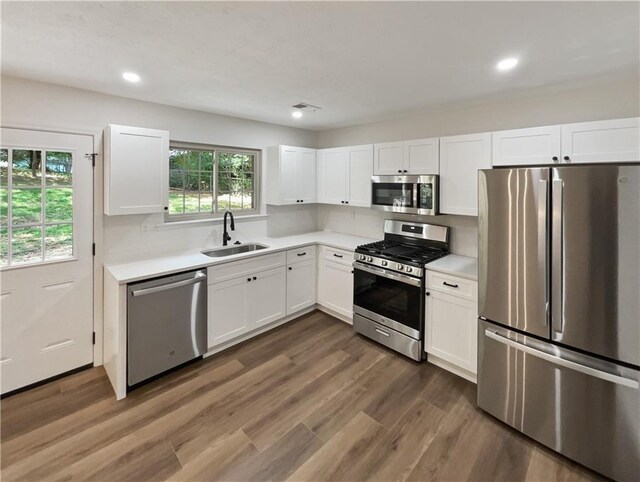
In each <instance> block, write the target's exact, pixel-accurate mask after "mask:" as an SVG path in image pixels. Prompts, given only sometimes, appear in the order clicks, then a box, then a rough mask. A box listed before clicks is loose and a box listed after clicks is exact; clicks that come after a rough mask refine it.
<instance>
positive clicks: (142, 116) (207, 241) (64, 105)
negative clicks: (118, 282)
mask: <svg viewBox="0 0 640 482" xmlns="http://www.w3.org/2000/svg"><path fill="white" fill-rule="evenodd" d="M1 82H2V84H1V87H2V90H1V93H0V95H1V101H2V108H1V111H0V115H1V122H2V125H3V126H16V127H25V128H39V129H51V130H65V131H70V132H83V133H87V132H88V133H93V134H96V135H97V136H96V139H97V140H98V145H97V146H96V149H97V151H98V152H102V146H101V144H102V130H103V128H104V127H105V126H106V125H107V124H109V123H112V124H124V125H132V126H140V127H149V128H155V129H166V130H169V131H170V132H171V139H172V140H178V141H187V142H198V143H205V144H218V145H226V146H237V147H248V148H253V149H263V150H264V149H265V148H266V147H268V146H270V145H275V144H289V145H299V146H307V147H314V146H315V142H316V135H317V134H316V132H313V131H308V130H304V129H295V128H290V127H283V126H277V125H273V124H266V123H263V122H255V121H250V120H246V119H239V118H235V117H229V116H222V115H215V114H209V113H205V112H199V111H193V110H187V109H180V108H176V107H170V106H165V105H160V104H153V103H150V102H142V101H137V100H133V99H127V98H123V97H116V96H112V95H106V94H99V93H96V92H90V91H85V90H79V89H73V88H69V87H63V86H58V85H53V84H46V83H41V82H35V81H30V80H25V79H18V78H13V77H6V76H5V77H2V79H1ZM264 159H265V155H264V152H263V160H264ZM98 164H99V165H98V166H96V167H97V169H96V194H97V198H96V204H97V206H96V208H97V211H98V212H102V207H101V206H102V204H101V203H102V194H101V193H102V169H101V165H100V163H98ZM262 171H263V174H264V171H265V169H263V170H262ZM263 181H264V175H263ZM98 205H99V206H98ZM303 212H304V213H305V215H304V216H297V217H296V219H299V220H300V221H304V222H300V223H298V224H297V225H295V226H294V229H293V232H297V231H299V229H300V226H303V227H305V228H306V227H311V228H312V229H315V213H309V211H308V210H304V211H303ZM294 215H295V213H294ZM283 216H286V211H285V214H283V213H282V212H276V213H275V214H274V217H275V218H276V219H275V222H276V224H277V225H278V230H277V231H278V232H279V233H281V234H287V233H286V232H285V229H284V224H285V223H283V222H282V217H283ZM162 220H163V214H152V215H145V216H102V217H99V218H98V219H97V220H96V222H97V226H96V228H97V229H96V233H97V236H96V238H97V239H96V242H97V244H98V250H99V251H100V252H101V254H102V259H103V261H104V262H105V263H117V262H124V261H128V260H132V259H139V258H140V257H152V256H159V255H164V254H172V253H175V252H183V251H187V250H192V249H195V248H200V247H204V246H213V245H219V244H220V243H221V239H222V232H221V226H220V224H219V223H211V224H205V225H202V224H199V225H198V224H195V225H182V226H179V227H176V226H171V227H162V228H157V227H156V226H157V225H158V224H161V223H162ZM101 221H102V222H103V223H104V234H101V233H102V230H101V226H100V224H101V223H100V222H101ZM267 232H268V228H267V218H266V217H264V218H261V219H257V220H252V221H244V222H239V223H237V224H236V233H235V236H236V239H249V238H251V237H256V236H266V235H267ZM100 238H102V239H103V241H102V242H101V239H100Z"/></svg>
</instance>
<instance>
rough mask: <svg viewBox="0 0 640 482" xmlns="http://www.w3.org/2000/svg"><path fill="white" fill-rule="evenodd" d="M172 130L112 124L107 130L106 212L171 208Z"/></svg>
mask: <svg viewBox="0 0 640 482" xmlns="http://www.w3.org/2000/svg"><path fill="white" fill-rule="evenodd" d="M168 176H169V132H168V131H162V130H156V129H144V128H141V127H127V126H120V125H113V124H110V125H109V126H107V128H106V129H105V130H104V213H105V214H107V215H116V214H147V213H161V212H164V211H166V210H167V209H168V205H169V204H168V200H169V179H168Z"/></svg>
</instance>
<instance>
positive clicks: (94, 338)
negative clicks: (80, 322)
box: [91, 331, 96, 345]
mask: <svg viewBox="0 0 640 482" xmlns="http://www.w3.org/2000/svg"><path fill="white" fill-rule="evenodd" d="M91 339H92V341H93V344H94V345H95V344H96V332H95V331H94V332H93V335H92V337H91Z"/></svg>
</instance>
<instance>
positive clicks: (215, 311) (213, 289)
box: [207, 276, 249, 348]
mask: <svg viewBox="0 0 640 482" xmlns="http://www.w3.org/2000/svg"><path fill="white" fill-rule="evenodd" d="M248 285H249V283H248V281H247V277H245V276H242V277H240V278H234V279H232V280H229V281H222V282H220V283H215V284H212V285H209V291H208V295H209V298H208V308H207V309H208V317H207V321H208V325H207V326H208V335H207V338H208V342H209V343H208V346H209V348H212V347H214V346H216V345H219V344H221V343H224V342H225V341H228V340H230V339H232V338H235V337H236V336H239V335H242V334H243V333H245V332H246V331H248V329H249V326H248V324H247V316H246V314H247V313H246V312H247V309H246V308H247V307H246V304H245V297H246V291H247V287H248Z"/></svg>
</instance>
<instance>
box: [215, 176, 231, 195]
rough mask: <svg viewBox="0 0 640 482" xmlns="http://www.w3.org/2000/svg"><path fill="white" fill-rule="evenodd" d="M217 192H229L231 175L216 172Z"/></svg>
mask: <svg viewBox="0 0 640 482" xmlns="http://www.w3.org/2000/svg"><path fill="white" fill-rule="evenodd" d="M218 191H220V192H229V191H231V175H230V174H229V173H228V172H225V171H222V172H221V171H218Z"/></svg>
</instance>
